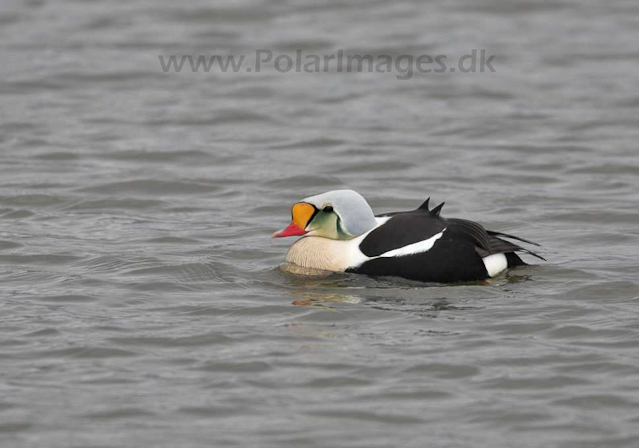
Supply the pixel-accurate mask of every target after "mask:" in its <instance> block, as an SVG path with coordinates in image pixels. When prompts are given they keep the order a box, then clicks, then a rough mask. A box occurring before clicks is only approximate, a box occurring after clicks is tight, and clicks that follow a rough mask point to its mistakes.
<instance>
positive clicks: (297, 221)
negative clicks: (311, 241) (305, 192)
mask: <svg viewBox="0 0 639 448" xmlns="http://www.w3.org/2000/svg"><path fill="white" fill-rule="evenodd" d="M314 214H315V207H313V206H312V205H311V204H307V203H306V202H298V203H297V204H295V205H294V206H293V209H292V211H291V215H292V217H293V220H292V221H291V223H290V224H289V225H288V227H287V228H285V229H284V230H281V231H280V232H275V233H274V234H273V237H274V238H281V237H285V236H299V235H304V234H305V233H308V232H306V230H304V229H305V228H306V226H307V225H308V222H309V221H310V220H311V218H312V217H313V215H314Z"/></svg>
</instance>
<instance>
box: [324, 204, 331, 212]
mask: <svg viewBox="0 0 639 448" xmlns="http://www.w3.org/2000/svg"><path fill="white" fill-rule="evenodd" d="M322 211H323V212H325V213H330V212H332V211H333V207H331V206H330V205H327V206H326V207H324V209H323V210H322Z"/></svg>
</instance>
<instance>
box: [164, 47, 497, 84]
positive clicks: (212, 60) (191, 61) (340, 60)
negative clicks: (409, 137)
mask: <svg viewBox="0 0 639 448" xmlns="http://www.w3.org/2000/svg"><path fill="white" fill-rule="evenodd" d="M158 58H159V61H160V67H161V69H162V71H163V72H164V73H169V72H175V73H180V72H182V71H183V70H185V69H186V70H190V71H192V72H194V73H197V72H204V73H209V72H211V71H212V70H215V71H219V72H222V73H227V72H230V73H239V72H245V73H259V72H261V71H262V70H264V69H265V68H268V69H273V70H275V71H276V72H277V73H397V75H396V77H397V79H400V80H407V79H410V78H412V76H413V74H414V73H416V72H417V73H485V72H489V73H495V71H496V70H495V68H494V67H493V65H492V64H493V63H494V59H495V55H487V54H486V50H471V51H470V52H469V53H467V54H465V55H463V56H461V57H459V58H457V59H456V63H454V64H451V65H448V61H449V58H448V56H447V55H445V54H437V55H434V56H433V55H428V54H421V55H411V54H401V55H396V56H392V55H385V54H376V55H371V54H345V53H344V50H338V51H337V52H336V53H334V54H323V55H319V54H313V53H304V52H303V51H302V50H296V51H295V54H285V53H282V54H278V55H275V54H274V53H273V51H272V50H266V49H263V50H255V53H254V58H253V64H252V65H248V64H247V63H248V61H249V59H247V57H246V55H244V54H242V55H225V56H222V55H217V54H214V55H179V56H178V55H175V54H173V55H166V56H165V55H159V56H158Z"/></svg>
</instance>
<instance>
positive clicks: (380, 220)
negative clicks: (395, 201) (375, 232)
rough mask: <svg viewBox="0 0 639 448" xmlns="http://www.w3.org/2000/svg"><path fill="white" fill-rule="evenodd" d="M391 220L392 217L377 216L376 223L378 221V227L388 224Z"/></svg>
mask: <svg viewBox="0 0 639 448" xmlns="http://www.w3.org/2000/svg"><path fill="white" fill-rule="evenodd" d="M391 218H392V216H382V217H378V216H376V217H375V221H377V227H379V226H381V225H382V224H386V221H388V220H389V219H391ZM377 227H376V228H377Z"/></svg>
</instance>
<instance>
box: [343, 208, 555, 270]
mask: <svg viewBox="0 0 639 448" xmlns="http://www.w3.org/2000/svg"><path fill="white" fill-rule="evenodd" d="M429 199H430V198H429ZM429 199H427V200H426V201H425V202H424V203H423V204H422V205H420V206H419V207H418V208H417V209H415V210H411V211H407V212H395V213H387V214H384V215H380V216H379V217H389V219H388V221H386V222H385V223H384V224H382V225H381V226H379V227H377V228H376V229H374V230H372V231H371V232H370V233H369V234H368V235H367V236H366V238H364V240H363V241H362V242H361V243H360V245H359V249H360V250H361V251H362V253H363V254H364V255H366V256H367V257H370V258H372V259H371V260H368V261H366V262H364V263H363V264H361V265H359V266H357V267H354V268H350V269H348V272H354V273H360V274H367V275H371V276H398V277H404V278H408V279H411V280H420V281H427V282H461V281H474V280H483V279H486V278H488V277H489V274H488V271H487V270H486V266H485V264H484V262H483V261H482V259H483V258H485V257H487V256H489V255H494V254H502V253H503V254H505V256H506V260H507V263H508V267H509V268H510V267H514V266H521V265H525V264H526V263H524V262H523V261H522V260H521V258H519V256H518V255H517V254H516V252H524V253H527V254H529V255H532V256H535V257H537V258H540V259H542V260H543V258H542V257H541V256H539V255H537V254H536V253H534V252H532V251H530V250H529V249H526V248H523V247H521V246H519V245H518V244H515V243H513V242H510V241H507V240H504V239H502V238H510V239H514V240H517V241H521V242H525V243H529V244H533V245H538V244H536V243H533V242H531V241H527V240H524V239H523V238H519V237H515V236H512V235H508V234H505V233H499V232H493V231H490V230H488V231H487V230H486V229H484V227H483V226H482V225H481V224H478V223H476V222H473V221H468V220H465V219H457V218H448V219H446V218H443V217H441V216H440V213H441V210H442V207H443V206H444V203H441V204H439V205H438V206H436V207H434V208H433V209H429ZM442 231H443V234H442V235H441V237H440V238H438V239H437V240H436V241H435V242H434V244H433V246H432V247H431V248H430V249H428V250H426V251H423V252H419V253H415V254H409V255H402V256H391V257H386V256H385V257H380V255H382V254H384V253H387V252H389V251H393V250H397V249H400V248H403V247H406V246H408V245H410V244H414V243H419V242H421V241H424V240H428V239H429V238H432V237H433V236H435V235H438V234H439V233H441V232H442ZM500 237H501V238H500ZM373 257H379V258H373Z"/></svg>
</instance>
